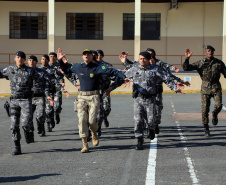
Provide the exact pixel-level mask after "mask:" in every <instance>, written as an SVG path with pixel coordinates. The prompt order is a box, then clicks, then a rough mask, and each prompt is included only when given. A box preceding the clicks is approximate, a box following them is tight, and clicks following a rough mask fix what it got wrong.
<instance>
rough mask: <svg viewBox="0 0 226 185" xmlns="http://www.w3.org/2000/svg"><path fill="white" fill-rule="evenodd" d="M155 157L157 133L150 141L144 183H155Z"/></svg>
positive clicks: (151, 184)
mask: <svg viewBox="0 0 226 185" xmlns="http://www.w3.org/2000/svg"><path fill="white" fill-rule="evenodd" d="M156 158H157V135H155V139H154V140H152V141H151V143H150V150H149V157H148V166H147V173H146V183H145V184H146V185H155V167H156Z"/></svg>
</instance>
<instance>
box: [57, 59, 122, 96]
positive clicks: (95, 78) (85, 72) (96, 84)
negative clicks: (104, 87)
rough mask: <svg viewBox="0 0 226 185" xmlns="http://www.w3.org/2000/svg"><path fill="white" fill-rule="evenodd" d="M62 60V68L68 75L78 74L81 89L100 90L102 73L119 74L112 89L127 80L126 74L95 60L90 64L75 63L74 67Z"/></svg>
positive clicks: (108, 74)
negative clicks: (99, 63)
mask: <svg viewBox="0 0 226 185" xmlns="http://www.w3.org/2000/svg"><path fill="white" fill-rule="evenodd" d="M60 62H61V65H62V67H61V68H62V69H64V70H65V73H66V75H69V76H71V75H70V74H71V73H76V74H77V76H78V79H79V82H80V91H94V90H100V83H101V81H100V79H101V77H102V75H107V76H117V78H118V80H117V81H116V82H114V83H113V84H111V86H110V88H111V89H112V90H114V89H115V88H117V87H118V86H120V85H122V84H123V83H124V81H125V75H123V74H122V73H120V72H119V71H117V70H116V69H114V68H106V67H105V66H103V65H98V64H96V63H93V62H90V63H88V64H85V63H80V64H75V65H74V66H72V68H69V67H67V66H69V64H64V63H63V62H62V61H60Z"/></svg>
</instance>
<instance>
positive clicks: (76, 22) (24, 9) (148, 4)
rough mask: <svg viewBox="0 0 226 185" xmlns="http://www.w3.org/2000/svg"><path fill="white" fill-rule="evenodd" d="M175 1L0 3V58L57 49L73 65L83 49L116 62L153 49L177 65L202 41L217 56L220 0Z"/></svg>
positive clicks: (220, 38) (196, 50) (219, 51)
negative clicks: (101, 53)
mask: <svg viewBox="0 0 226 185" xmlns="http://www.w3.org/2000/svg"><path fill="white" fill-rule="evenodd" d="M177 3H178V4H177V7H172V4H171V1H170V0H168V1H167V0H159V1H156V0H149V1H148V0H146V1H138V0H135V1H129V0H125V1H92V0H90V1H76V0H75V1H72V0H71V1H54V0H49V1H0V42H1V45H0V62H6V63H5V65H7V62H8V61H10V62H13V57H14V55H13V54H14V53H15V52H16V51H18V50H22V51H24V52H26V53H28V54H36V55H37V56H38V57H39V58H40V57H41V55H42V54H45V53H48V52H50V51H55V50H56V49H57V48H59V47H60V48H62V50H63V52H64V53H66V54H68V58H69V60H70V61H72V62H74V63H75V62H76V63H78V62H81V53H82V51H83V50H84V49H86V48H89V49H94V50H96V49H102V50H103V51H104V52H105V55H106V56H105V60H106V61H109V62H111V63H113V64H115V65H117V64H119V63H120V62H119V60H118V55H119V54H120V53H121V52H122V51H126V52H127V51H128V52H129V55H131V56H130V58H131V59H137V57H138V53H139V52H140V51H143V50H146V49H147V48H153V49H155V50H156V53H157V55H159V56H158V58H161V59H162V60H164V61H166V62H168V63H171V64H175V65H178V67H180V65H181V61H183V60H184V58H183V57H182V55H184V50H185V48H190V50H191V51H193V52H194V55H203V53H204V47H205V45H207V44H210V45H212V46H214V47H215V49H216V52H215V55H219V56H218V58H221V55H222V50H223V46H222V43H223V42H222V41H223V35H224V34H223V17H224V13H223V7H224V6H223V5H224V1H222V0H221V1H191V0H190V1H180V0H178V1H177ZM225 35H226V34H225ZM10 53H11V54H12V55H9V54H10ZM193 58H194V59H196V58H197V59H198V58H200V56H197V57H196V56H194V57H193ZM2 65H3V63H2Z"/></svg>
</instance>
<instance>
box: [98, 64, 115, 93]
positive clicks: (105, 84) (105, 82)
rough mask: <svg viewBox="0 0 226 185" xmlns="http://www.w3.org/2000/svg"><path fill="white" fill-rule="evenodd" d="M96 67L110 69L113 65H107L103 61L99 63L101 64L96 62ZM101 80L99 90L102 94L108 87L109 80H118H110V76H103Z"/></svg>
mask: <svg viewBox="0 0 226 185" xmlns="http://www.w3.org/2000/svg"><path fill="white" fill-rule="evenodd" d="M96 64H97V65H103V66H105V67H106V68H112V67H113V65H112V64H110V63H108V62H105V61H103V60H102V61H101V62H98V61H97V62H96ZM100 80H101V83H100V89H101V91H102V93H104V92H105V91H106V90H107V89H108V88H109V86H110V84H111V80H114V81H115V80H116V81H117V80H118V79H114V78H111V77H110V76H107V75H103V76H102V78H101V79H100Z"/></svg>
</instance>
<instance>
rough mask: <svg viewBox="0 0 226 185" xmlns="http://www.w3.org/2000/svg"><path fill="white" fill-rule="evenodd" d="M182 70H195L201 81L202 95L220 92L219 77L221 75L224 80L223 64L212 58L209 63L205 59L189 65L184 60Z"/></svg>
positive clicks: (225, 70)
mask: <svg viewBox="0 0 226 185" xmlns="http://www.w3.org/2000/svg"><path fill="white" fill-rule="evenodd" d="M183 69H184V70H185V71H192V70H197V72H198V73H199V75H200V77H201V79H202V88H201V90H202V93H203V94H211V93H216V92H217V91H221V90H222V89H221V84H220V81H219V80H220V76H221V73H222V74H223V75H224V78H226V68H225V64H224V63H223V62H222V61H221V60H219V59H217V58H213V59H212V60H211V61H209V60H207V59H206V58H205V59H203V60H199V61H197V62H194V63H192V64H189V59H186V60H185V62H184V63H183Z"/></svg>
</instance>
